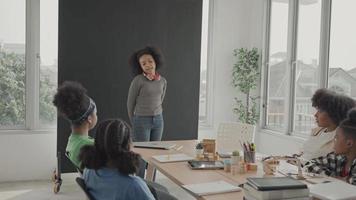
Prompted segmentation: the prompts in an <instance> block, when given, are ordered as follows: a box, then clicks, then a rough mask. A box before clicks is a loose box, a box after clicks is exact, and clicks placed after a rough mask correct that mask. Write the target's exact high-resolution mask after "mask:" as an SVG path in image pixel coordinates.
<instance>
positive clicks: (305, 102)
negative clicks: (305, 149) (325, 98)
mask: <svg viewBox="0 0 356 200" xmlns="http://www.w3.org/2000/svg"><path fill="white" fill-rule="evenodd" d="M355 7H356V2H355V1H353V0H337V1H335V0H334V1H331V0H299V1H294V0H269V1H268V3H267V12H266V13H267V14H266V25H267V26H266V37H265V38H266V41H265V48H264V49H265V50H264V55H263V57H264V61H265V62H264V63H265V68H266V69H265V70H264V74H263V78H264V81H263V82H264V85H263V90H262V91H263V97H264V98H263V99H262V100H263V105H264V106H263V108H264V110H263V112H264V113H263V118H262V126H263V127H264V128H267V129H272V130H276V131H279V132H282V133H285V134H290V135H298V136H302V137H307V136H308V135H309V134H310V130H311V129H312V128H313V127H315V126H316V124H315V123H314V121H315V120H314V116H313V115H314V112H315V110H314V109H313V108H312V106H311V97H312V95H313V94H314V92H315V90H317V89H318V88H322V87H329V88H330V89H332V90H334V91H336V92H339V93H344V94H346V95H349V96H352V97H353V98H356V60H355V59H353V58H354V55H353V52H354V51H355V49H356V43H355V42H354V41H355V40H354V35H355V34H356V28H354V27H353V26H350V24H353V21H352V19H354V18H355V17H356V14H355V13H354V12H353V10H352V9H353V8H355ZM331 11H332V12H331Z"/></svg>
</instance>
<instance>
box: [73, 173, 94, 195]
mask: <svg viewBox="0 0 356 200" xmlns="http://www.w3.org/2000/svg"><path fill="white" fill-rule="evenodd" d="M75 181H76V182H77V183H78V185H79V186H80V188H82V190H83V191H84V193H85V195H86V196H87V198H88V199H89V200H95V198H94V197H93V196H92V195H91V194H90V193H89V191H88V189H87V186H86V185H85V182H84V179H83V178H81V177H77V178H76V179H75Z"/></svg>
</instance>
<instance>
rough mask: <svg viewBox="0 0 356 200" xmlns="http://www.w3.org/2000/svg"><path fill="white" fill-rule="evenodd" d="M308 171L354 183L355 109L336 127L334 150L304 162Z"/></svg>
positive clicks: (355, 158) (355, 172)
mask: <svg viewBox="0 0 356 200" xmlns="http://www.w3.org/2000/svg"><path fill="white" fill-rule="evenodd" d="M305 169H306V171H308V172H312V173H317V174H325V175H327V176H332V177H336V178H339V179H342V180H345V181H346V182H348V183H350V184H353V185H356V109H355V108H354V109H352V110H350V111H349V113H348V117H347V119H345V120H344V121H342V122H341V123H340V125H339V127H338V128H337V131H336V135H335V139H334V152H331V153H329V154H327V155H326V156H322V157H319V158H315V159H312V160H310V161H309V162H307V163H306V164H305Z"/></svg>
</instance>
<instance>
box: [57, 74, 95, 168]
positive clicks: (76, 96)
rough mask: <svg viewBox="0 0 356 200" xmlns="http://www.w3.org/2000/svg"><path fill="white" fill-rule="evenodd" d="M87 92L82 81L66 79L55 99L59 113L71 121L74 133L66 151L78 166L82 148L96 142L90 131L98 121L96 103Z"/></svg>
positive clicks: (70, 137)
mask: <svg viewBox="0 0 356 200" xmlns="http://www.w3.org/2000/svg"><path fill="white" fill-rule="evenodd" d="M86 92H87V91H86V89H85V88H84V87H83V86H82V85H81V84H80V83H77V82H73V81H65V82H64V83H63V84H62V85H61V86H59V88H58V89H57V93H56V94H55V95H54V100H53V104H54V105H55V106H56V107H57V109H58V111H59V113H60V114H61V115H63V116H64V118H66V119H67V120H68V121H69V122H70V123H71V129H72V133H71V135H70V136H69V138H68V143H67V147H66V152H67V153H68V154H69V159H70V160H71V161H72V163H73V164H74V165H76V166H77V167H78V168H79V167H80V161H79V159H78V156H79V152H80V148H81V147H82V146H84V145H93V144H94V140H93V139H92V138H91V137H90V136H89V135H88V132H89V130H91V129H92V128H94V127H95V125H96V123H97V115H96V104H95V102H94V101H93V99H91V98H90V97H89V96H88V95H87V93H86Z"/></svg>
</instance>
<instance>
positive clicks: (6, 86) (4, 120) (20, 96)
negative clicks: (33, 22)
mask: <svg viewBox="0 0 356 200" xmlns="http://www.w3.org/2000/svg"><path fill="white" fill-rule="evenodd" d="M0 99H1V100H0V125H19V124H24V122H25V56H24V55H18V54H14V53H6V52H1V51H0Z"/></svg>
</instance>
